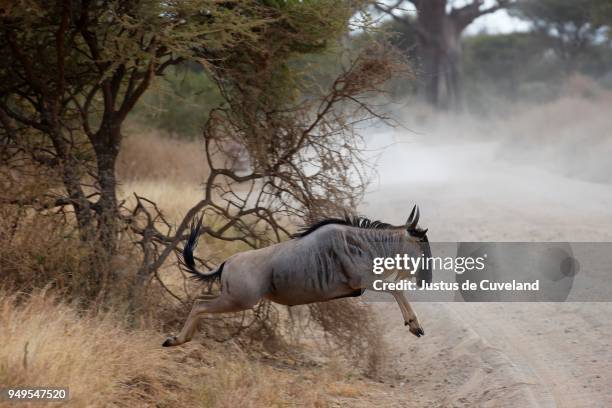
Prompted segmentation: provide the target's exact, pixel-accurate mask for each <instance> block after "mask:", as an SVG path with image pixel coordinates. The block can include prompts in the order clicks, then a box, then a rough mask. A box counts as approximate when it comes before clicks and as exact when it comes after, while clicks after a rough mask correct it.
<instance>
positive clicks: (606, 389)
mask: <svg viewBox="0 0 612 408" xmlns="http://www.w3.org/2000/svg"><path fill="white" fill-rule="evenodd" d="M400 140H402V139H401V138H400ZM402 142H406V140H405V139H403V140H402ZM398 146H399V147H397V148H394V149H391V151H388V152H387V153H385V155H384V157H383V159H382V160H381V167H380V182H379V183H378V184H377V185H375V186H374V187H373V188H372V192H371V193H370V194H368V196H367V198H366V203H365V204H364V206H363V208H362V211H363V212H364V213H365V214H368V215H371V216H375V217H379V218H381V219H384V220H385V221H390V222H393V223H401V222H403V220H404V219H405V218H406V215H407V213H408V212H409V210H410V208H411V207H412V205H413V203H418V204H419V205H420V207H421V209H422V218H421V219H422V221H421V222H422V225H423V226H425V227H428V228H429V229H430V234H429V235H430V239H431V240H432V241H439V242H442V241H470V240H473V241H530V242H531V241H544V242H545V241H567V242H577V241H583V242H589V241H590V242H601V241H612V189H611V188H610V186H609V185H607V184H598V183H594V182H589V181H584V180H579V179H573V178H570V177H566V176H563V175H560V174H558V173H555V172H550V171H547V170H545V169H544V168H543V167H542V166H540V165H539V164H540V163H537V162H533V163H521V164H517V163H516V162H512V161H510V160H508V158H507V157H506V158H504V157H503V155H500V154H499V144H496V143H489V142H487V143H476V142H470V143H462V144H454V145H453V144H449V143H448V142H445V143H436V142H431V143H429V144H425V143H423V142H421V141H418V142H414V141H409V142H408V143H401V144H399V145H398ZM376 307H377V308H378V310H379V312H380V313H381V314H384V315H385V318H384V321H385V324H386V325H387V326H386V328H387V331H386V336H387V341H388V343H389V344H390V345H391V347H392V355H393V361H392V362H390V363H389V366H390V367H393V370H394V371H395V377H394V378H396V379H397V382H396V383H395V384H393V388H392V389H390V391H389V393H390V394H389V397H390V399H389V401H391V403H392V404H394V405H396V406H407V407H417V406H485V407H486V406H490V407H499V406H502V407H525V406H542V407H609V406H612V387H610V384H612V348H611V347H610V342H611V341H612V340H611V339H612V303H577V302H574V303H569V302H568V303H415V305H414V307H415V310H416V311H417V313H418V314H419V317H420V319H421V321H422V323H423V325H424V328H425V331H426V334H427V335H426V336H425V337H424V338H421V339H416V338H414V337H413V336H411V335H410V334H409V333H408V331H407V330H406V329H404V327H403V326H402V325H401V322H402V318H401V316H400V313H399V311H397V310H396V306H395V305H394V304H392V303H385V304H379V305H377V306H376Z"/></svg>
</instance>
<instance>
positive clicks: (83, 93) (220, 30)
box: [0, 0, 350, 274]
mask: <svg viewBox="0 0 612 408" xmlns="http://www.w3.org/2000/svg"><path fill="white" fill-rule="evenodd" d="M349 10H350V7H349V5H348V3H343V4H340V5H338V4H334V2H330V1H321V2H306V3H303V2H298V1H295V2H294V1H291V2H279V4H276V3H274V2H266V1H250V0H241V1H237V2H218V1H215V0H198V1H191V2H181V1H176V2H175V1H170V2H158V1H154V0H133V1H120V0H109V1H95V2H94V1H89V0H82V1H76V0H72V1H71V0H64V1H58V2H52V3H49V2H46V1H29V0H24V1H21V2H17V3H15V4H12V6H11V7H10V8H7V9H5V10H3V14H2V15H1V16H0V18H1V19H2V29H1V31H0V61H1V62H0V84H1V85H0V124H1V127H0V137H1V138H2V155H3V161H4V162H5V163H7V162H9V161H13V162H23V161H24V160H28V161H30V162H32V163H35V164H36V165H37V167H36V171H37V172H45V171H48V172H49V173H53V174H54V175H57V176H59V179H60V180H61V186H57V187H59V188H49V189H47V190H46V191H44V192H43V193H42V194H37V195H34V196H20V197H17V198H16V197H14V196H12V195H11V194H10V192H7V194H5V196H4V197H2V198H3V201H4V202H10V203H14V204H21V205H36V206H38V207H39V208H44V209H48V208H54V207H62V208H63V207H67V208H71V209H73V211H74V215H75V218H76V222H77V225H78V228H79V233H80V236H81V239H82V240H83V241H86V242H90V243H92V244H93V247H95V248H96V253H97V255H96V261H97V262H100V265H98V266H100V267H99V268H98V267H96V268H93V269H94V270H97V271H101V272H96V273H98V274H100V273H104V272H103V271H104V269H105V268H104V265H105V264H107V263H108V260H109V259H110V258H111V257H112V255H113V253H114V252H115V250H116V247H117V239H118V234H119V231H120V228H119V221H118V220H119V219H121V214H120V203H118V199H117V192H116V177H115V164H116V159H117V155H118V153H119V150H120V148H121V142H122V132H121V128H122V125H123V123H124V122H125V120H126V118H127V116H128V114H129V113H130V112H131V110H132V109H133V108H134V106H135V105H136V103H137V102H138V100H139V98H140V97H141V96H142V95H143V94H144V92H145V91H146V90H147V89H148V88H149V86H150V85H151V83H152V81H153V80H154V78H155V76H158V75H163V73H164V70H165V69H166V68H167V67H169V66H171V65H175V64H177V63H180V62H182V61H196V62H199V63H200V64H202V65H203V66H204V67H205V68H206V69H207V70H208V71H209V72H214V73H215V75H216V78H217V79H218V81H219V83H222V82H223V81H224V79H223V75H224V74H223V72H222V70H220V67H222V66H224V61H230V60H232V58H233V56H234V55H242V53H244V52H245V50H248V49H249V48H256V47H260V49H261V50H262V51H264V53H265V50H266V49H268V50H274V49H275V44H274V41H272V42H270V38H263V36H265V35H266V33H269V31H266V30H265V29H264V28H265V27H266V26H270V27H272V26H273V27H276V28H277V32H276V34H278V35H279V36H284V37H287V38H292V39H293V42H288V41H285V42H284V43H283V47H285V52H292V51H296V52H300V51H301V52H306V51H310V50H312V49H314V48H316V47H323V46H324V45H325V41H326V39H328V38H333V37H334V36H335V35H337V34H338V33H339V32H340V31H341V30H344V29H345V27H346V22H347V20H348V18H349V16H350V12H349ZM292 47H293V48H292ZM227 66H228V65H227V64H225V67H227ZM243 79H244V78H243ZM15 168H17V167H15ZM20 168H25V167H23V166H21V167H20ZM11 174H13V176H15V173H11ZM18 176H19V174H17V176H15V177H18Z"/></svg>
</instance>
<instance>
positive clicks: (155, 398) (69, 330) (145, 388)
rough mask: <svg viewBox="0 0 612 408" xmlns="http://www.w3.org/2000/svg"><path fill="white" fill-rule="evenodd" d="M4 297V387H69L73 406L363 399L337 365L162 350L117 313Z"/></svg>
mask: <svg viewBox="0 0 612 408" xmlns="http://www.w3.org/2000/svg"><path fill="white" fill-rule="evenodd" d="M0 297H1V298H2V301H1V302H0V344H2V347H1V348H0V384H2V385H3V386H27V385H30V386H57V387H60V386H61V387H69V389H70V401H69V403H68V404H67V405H68V406H77V407H81V406H88V407H109V406H118V407H123V406H126V407H127V406H157V407H177V406H205V407H238V406H240V407H249V406H253V407H260V406H261V407H263V406H266V407H267V406H286V405H295V404H296V403H297V404H298V405H302V406H309V407H310V406H321V407H323V406H328V405H329V403H330V401H331V400H330V399H331V398H333V396H345V397H356V396H358V395H361V391H359V390H358V389H357V388H356V387H351V386H349V385H348V384H345V383H342V382H338V381H343V380H342V379H341V374H340V373H341V372H342V371H341V370H339V369H338V368H337V366H334V365H331V366H330V367H331V368H330V369H313V368H305V369H303V370H299V369H296V368H295V367H294V368H284V369H282V368H277V367H274V366H273V365H271V364H264V363H261V362H257V361H252V360H250V359H249V358H248V356H247V355H246V354H245V353H244V352H242V351H241V350H240V349H239V348H238V347H233V346H232V345H231V344H230V343H228V344H224V345H221V346H220V345H216V346H215V345H213V346H212V348H206V347H204V346H203V345H202V344H190V345H187V346H185V347H181V348H172V349H164V348H162V347H160V345H159V343H160V340H161V339H162V337H163V335H162V334H161V333H159V332H157V331H155V330H142V329H140V330H135V329H129V328H128V327H127V326H126V325H125V324H124V322H122V321H121V319H120V318H119V317H118V315H117V314H115V313H111V312H107V313H103V314H102V313H100V314H97V315H89V314H86V313H80V312H78V311H77V310H76V309H75V308H74V307H72V306H70V305H67V304H65V303H61V302H60V301H58V299H57V298H56V297H55V296H52V295H50V294H48V293H45V292H44V291H39V292H36V293H34V294H31V295H28V296H25V295H22V296H21V297H18V296H16V295H8V294H7V293H6V292H3V293H0ZM332 381H336V382H338V383H337V384H336V385H334V386H331V388H329V389H327V388H326V384H329V383H330V382H332ZM327 392H329V393H327ZM5 406H7V407H8V406H9V405H8V404H7V403H0V407H5ZM21 406H24V407H27V406H28V405H27V404H23V405H21ZM32 406H37V405H36V403H35V404H32Z"/></svg>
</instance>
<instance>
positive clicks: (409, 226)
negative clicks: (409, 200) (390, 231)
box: [406, 205, 432, 287]
mask: <svg viewBox="0 0 612 408" xmlns="http://www.w3.org/2000/svg"><path fill="white" fill-rule="evenodd" d="M420 216H421V214H420V212H419V207H417V206H416V205H415V206H414V207H412V211H411V212H410V216H409V217H408V220H406V231H408V234H410V236H411V237H414V238H416V239H417V240H418V241H419V244H420V246H421V252H422V253H423V256H424V257H425V259H429V258H431V247H430V245H429V240H428V239H427V229H421V228H419V227H418V224H419V217H420ZM430 263H431V262H425V265H424V266H423V267H421V268H420V269H419V271H418V273H417V284H418V285H419V287H422V286H423V282H426V283H430V282H431V277H432V274H431V265H430Z"/></svg>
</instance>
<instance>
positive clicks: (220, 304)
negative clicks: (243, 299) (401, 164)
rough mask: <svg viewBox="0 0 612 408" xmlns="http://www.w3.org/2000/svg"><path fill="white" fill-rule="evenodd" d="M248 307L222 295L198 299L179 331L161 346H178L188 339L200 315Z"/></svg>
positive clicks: (240, 309) (192, 333)
mask: <svg viewBox="0 0 612 408" xmlns="http://www.w3.org/2000/svg"><path fill="white" fill-rule="evenodd" d="M248 308H249V307H248V306H245V305H241V304H239V303H238V302H235V301H234V300H233V299H232V298H230V297H228V296H224V295H221V296H219V297H217V298H215V299H214V300H198V301H196V302H195V303H194V304H193V307H192V308H191V312H189V316H188V317H187V320H186V321H185V324H184V325H183V329H182V330H181V332H180V333H179V334H177V335H176V336H171V337H168V338H167V339H166V341H164V343H163V344H162V346H164V347H170V346H178V345H181V344H183V343H186V342H188V341H190V340H191V338H192V337H193V335H194V333H195V331H196V329H197V327H198V321H199V320H200V317H202V315H204V314H206V313H231V312H239V311H242V310H246V309H248Z"/></svg>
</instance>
